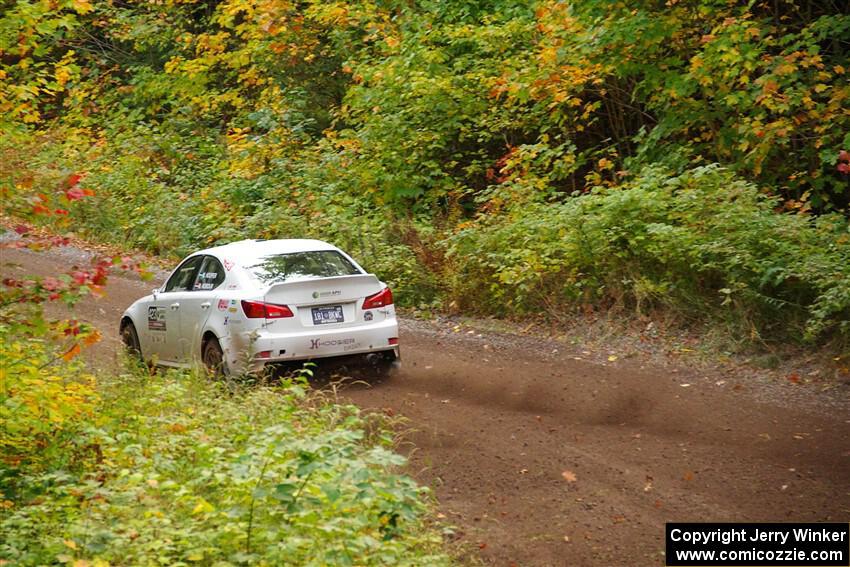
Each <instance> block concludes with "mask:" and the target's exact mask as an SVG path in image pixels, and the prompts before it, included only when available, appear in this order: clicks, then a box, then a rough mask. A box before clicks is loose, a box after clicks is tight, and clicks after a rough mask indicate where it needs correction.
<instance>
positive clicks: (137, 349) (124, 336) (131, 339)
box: [121, 321, 145, 362]
mask: <svg viewBox="0 0 850 567" xmlns="http://www.w3.org/2000/svg"><path fill="white" fill-rule="evenodd" d="M121 342H122V343H124V349H125V350H126V352H127V354H128V355H129V356H130V357H132V358H136V359H138V360H141V361H142V362H144V360H145V359H144V357H143V356H142V346H141V344H140V343H139V334H138V333H137V332H136V326H135V325H134V324H133V323H132V322H131V321H127V322H126V323H124V324H123V325H122V326H121Z"/></svg>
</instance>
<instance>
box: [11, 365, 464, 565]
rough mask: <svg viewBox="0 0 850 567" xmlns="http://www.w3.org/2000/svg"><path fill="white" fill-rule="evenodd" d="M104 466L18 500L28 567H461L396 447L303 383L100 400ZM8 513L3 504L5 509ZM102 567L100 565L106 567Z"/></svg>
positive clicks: (151, 385)
mask: <svg viewBox="0 0 850 567" xmlns="http://www.w3.org/2000/svg"><path fill="white" fill-rule="evenodd" d="M100 392H101V400H100V403H99V404H98V406H97V408H96V413H97V415H98V417H97V419H96V420H95V419H91V420H89V422H88V425H87V427H86V428H85V431H84V432H82V433H81V434H80V437H81V439H80V440H79V441H78V444H79V445H85V446H86V447H87V448H88V450H89V453H90V460H89V464H88V465H89V466H87V467H86V468H85V469H83V470H81V471H79V472H74V471H71V470H69V469H62V468H56V469H53V470H49V471H35V470H30V471H26V472H25V473H23V474H22V475H21V476H20V477H19V478H15V479H14V480H13V481H11V482H10V480H9V479H6V482H4V484H3V487H2V489H3V492H4V497H3V498H5V499H6V500H8V501H9V502H10V503H11V504H12V505H11V507H9V508H8V509H7V510H6V511H5V513H4V515H3V517H2V519H0V558H5V559H7V560H14V561H15V562H16V564H18V565H41V564H46V563H53V562H74V561H77V560H85V561H89V562H92V561H99V562H101V564H106V563H108V564H133V565H142V564H144V565H147V564H169V565H174V564H180V563H192V564H199V565H213V564H215V565H231V564H234V565H235V564H244V563H260V564H282V563H286V564H288V565H327V564H330V565H388V564H394V565H423V564H427V565H447V564H448V563H449V560H448V559H447V558H446V557H445V556H443V555H441V554H440V552H439V551H438V549H439V545H440V537H439V536H438V535H437V534H435V533H434V532H433V531H430V530H427V529H425V528H424V527H423V514H424V513H425V512H426V508H425V507H424V505H423V503H422V502H423V498H424V497H425V491H424V489H422V488H419V487H418V486H416V484H415V483H414V482H413V481H412V480H410V479H409V478H407V477H404V476H400V475H397V474H392V473H391V472H389V471H391V470H393V469H396V468H397V467H399V466H400V465H402V464H403V462H404V460H403V458H402V457H400V456H398V455H397V454H395V453H394V452H392V436H391V435H390V434H389V433H388V432H387V431H386V429H384V428H383V427H382V426H381V425H380V424H378V423H375V422H374V419H373V418H372V417H370V416H364V415H362V414H360V413H359V412H358V410H357V409H356V408H354V407H352V406H344V405H336V404H331V403H327V401H325V400H321V399H319V398H318V397H317V396H316V395H314V394H307V393H306V392H305V389H304V388H303V387H302V386H301V385H300V384H299V383H291V382H290V383H287V384H285V385H283V386H280V387H254V388H249V389H237V390H232V389H231V390H227V389H226V388H225V386H224V385H222V384H215V383H210V382H208V381H207V380H206V379H205V378H201V377H197V376H193V375H191V374H188V373H169V374H167V375H164V376H156V377H151V376H149V375H147V373H146V372H143V371H137V372H133V373H128V374H122V375H119V376H116V377H112V378H107V379H105V380H102V381H101V384H100ZM3 498H0V500H3ZM94 564H98V563H94Z"/></svg>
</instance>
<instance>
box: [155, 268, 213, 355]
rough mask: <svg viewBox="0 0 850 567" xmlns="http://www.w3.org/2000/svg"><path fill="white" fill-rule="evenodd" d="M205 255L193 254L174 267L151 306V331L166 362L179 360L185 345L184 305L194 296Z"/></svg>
mask: <svg viewBox="0 0 850 567" xmlns="http://www.w3.org/2000/svg"><path fill="white" fill-rule="evenodd" d="M203 260H204V256H202V255H198V256H192V257H191V258H188V259H186V260H185V261H184V262H183V263H182V264H180V266H178V267H177V269H176V270H174V273H173V274H171V277H170V278H168V281H167V282H165V286H164V287H163V288H162V291H161V292H160V293H158V294H156V297H155V298H154V300H153V301H152V302H151V304H150V305H149V306H148V327H147V328H148V332H149V334H150V339H151V343H152V345H153V347H154V348H153V352H154V353H155V354H156V355H157V356H158V357H159V359H160V360H161V361H163V362H172V363H174V362H180V361H181V360H182V359H183V350H184V346H183V344H182V341H183V340H184V339H183V337H182V329H181V327H180V319H181V309H182V307H183V304H184V303H185V302H186V301H187V300H188V299H189V298H191V295H192V288H193V286H194V283H195V278H196V276H197V274H198V271H199V269H200V267H201V263H202V262H203Z"/></svg>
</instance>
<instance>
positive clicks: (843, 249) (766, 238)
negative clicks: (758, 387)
mask: <svg viewBox="0 0 850 567" xmlns="http://www.w3.org/2000/svg"><path fill="white" fill-rule="evenodd" d="M523 189H524V188H522V187H519V188H518V187H512V188H510V189H507V188H506V189H505V190H504V191H505V192H506V193H507V192H508V191H514V194H513V195H503V197H504V199H505V200H506V201H508V202H512V203H514V204H513V206H511V207H509V208H508V209H506V210H505V211H504V212H503V214H500V215H481V216H480V217H479V218H478V219H477V220H476V222H475V223H472V224H470V225H468V226H467V227H466V228H464V229H463V230H461V231H459V232H458V233H457V234H456V235H455V236H454V237H453V238H452V239H451V240H450V248H449V258H451V259H452V260H453V268H454V270H455V271H456V272H457V274H458V276H457V278H456V279H455V280H454V284H453V293H454V294H456V295H457V298H458V301H460V302H461V303H462V304H463V305H465V306H467V307H470V308H475V306H478V305H481V304H482V302H489V305H488V304H487V303H485V306H486V307H485V309H493V310H495V309H496V308H497V307H498V306H499V305H504V304H507V305H509V306H510V308H511V310H516V311H527V312H534V311H536V310H538V309H540V308H541V307H544V308H547V309H553V310H558V309H563V308H565V307H566V308H569V306H571V305H581V304H599V303H602V304H605V303H607V304H609V305H611V304H618V305H620V306H627V307H631V308H634V309H636V310H637V311H638V312H640V311H642V310H646V309H651V308H654V307H659V306H661V307H666V308H670V309H673V310H675V311H677V312H679V313H682V314H684V315H686V316H689V317H690V318H692V319H703V318H705V317H713V318H715V319H721V320H726V321H728V322H730V323H732V324H733V325H734V326H735V327H736V329H737V330H738V333H736V334H737V335H738V336H741V335H742V334H743V336H747V335H748V334H750V333H752V338H764V339H768V338H773V339H782V340H789V339H790V340H794V341H802V340H804V339H806V340H811V339H817V338H819V337H821V336H824V335H828V334H829V333H830V332H834V331H838V332H839V333H842V334H844V336H846V333H847V332H848V330H850V329H848V321H850V294H848V289H850V288H848V286H847V282H848V281H850V227H848V223H847V221H846V220H845V219H843V218H842V217H840V216H838V215H832V216H822V217H820V218H819V219H816V220H813V219H810V218H808V217H805V216H802V215H778V214H776V213H775V212H774V207H775V206H776V205H777V203H776V200H775V199H770V198H767V197H765V196H764V195H762V194H760V193H759V192H758V191H757V190H756V189H755V187H753V186H752V185H750V184H748V183H746V182H743V181H741V180H740V179H737V178H736V177H735V176H734V174H732V173H730V172H728V171H725V170H723V169H721V168H718V167H716V166H710V167H701V168H696V169H693V170H689V171H686V172H685V173H683V174H681V175H678V176H677V175H671V173H670V172H669V171H668V170H665V169H663V168H658V167H654V168H648V169H647V170H645V171H643V172H642V173H641V174H640V175H638V176H637V177H636V178H635V179H634V180H633V181H631V182H629V183H628V184H626V185H624V186H623V187H618V188H616V189H608V188H597V189H595V190H594V191H593V192H592V194H588V195H584V196H581V197H576V198H574V199H570V200H568V201H566V202H564V203H559V204H556V203H551V202H548V201H546V200H540V199H537V200H531V199H522V198H521V197H519V196H518V195H517V194H516V192H518V191H522V190H523ZM481 251H484V252H483V253H481ZM741 331H743V333H742V332H741Z"/></svg>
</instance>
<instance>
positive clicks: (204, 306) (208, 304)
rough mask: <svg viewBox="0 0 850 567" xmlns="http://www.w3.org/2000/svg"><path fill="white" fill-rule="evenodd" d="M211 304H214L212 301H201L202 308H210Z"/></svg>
mask: <svg viewBox="0 0 850 567" xmlns="http://www.w3.org/2000/svg"><path fill="white" fill-rule="evenodd" d="M210 305H212V303H210V302H209V301H204V302H203V303H201V309H209V308H210Z"/></svg>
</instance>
